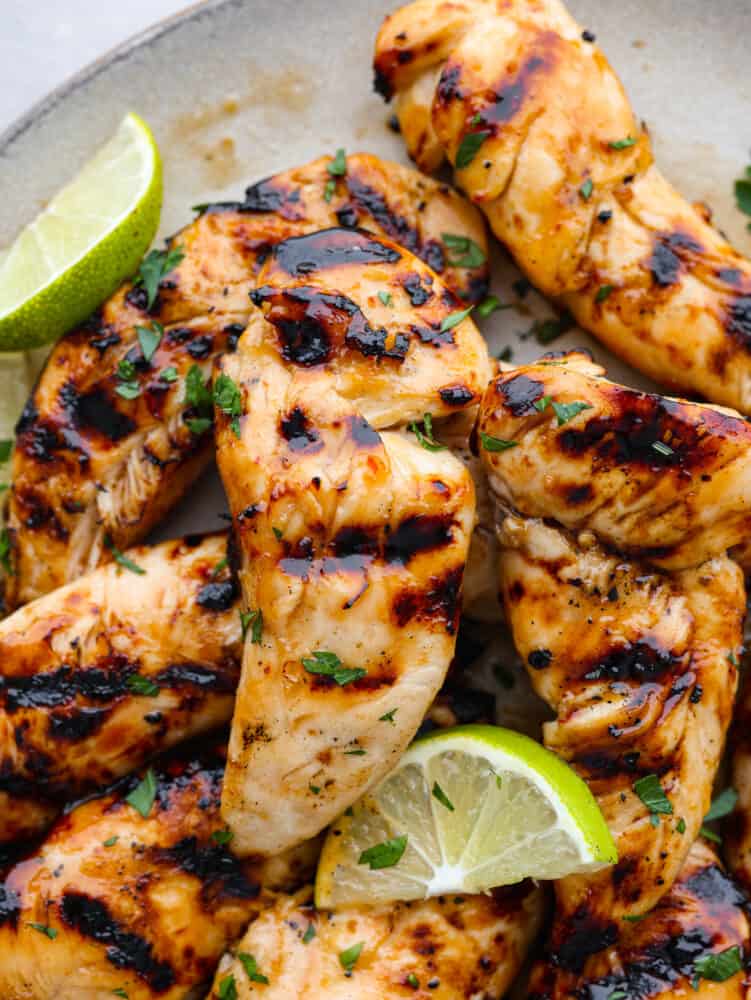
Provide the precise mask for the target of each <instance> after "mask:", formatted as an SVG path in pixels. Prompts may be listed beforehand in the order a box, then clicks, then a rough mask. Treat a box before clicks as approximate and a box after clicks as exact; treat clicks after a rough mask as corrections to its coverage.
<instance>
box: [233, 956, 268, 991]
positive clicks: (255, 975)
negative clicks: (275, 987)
mask: <svg viewBox="0 0 751 1000" xmlns="http://www.w3.org/2000/svg"><path fill="white" fill-rule="evenodd" d="M237 957H238V960H239V961H240V964H241V965H242V967H243V969H245V975H246V976H247V977H248V979H249V980H250V981H251V983H263V984H264V986H268V985H269V980H268V978H267V977H266V976H263V975H261V973H260V972H259V971H258V963H257V962H256V960H255V958H254V957H253V956H252V955H249V954H248V953H247V952H246V951H241V952H239V953H238V956H237Z"/></svg>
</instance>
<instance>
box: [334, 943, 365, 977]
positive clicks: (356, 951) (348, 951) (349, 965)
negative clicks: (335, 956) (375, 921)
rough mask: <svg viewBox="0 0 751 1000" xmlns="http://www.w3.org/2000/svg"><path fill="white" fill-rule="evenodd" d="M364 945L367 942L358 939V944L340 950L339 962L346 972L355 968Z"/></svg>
mask: <svg viewBox="0 0 751 1000" xmlns="http://www.w3.org/2000/svg"><path fill="white" fill-rule="evenodd" d="M364 947H365V942H364V941H358V943H357V944H353V945H351V946H350V947H349V948H345V949H344V951H340V952H339V962H340V964H341V967H342V968H343V969H344V971H345V972H351V971H352V970H353V969H354V967H355V965H356V964H357V960H358V958H359V957H360V954H361V952H362V950H363V948H364Z"/></svg>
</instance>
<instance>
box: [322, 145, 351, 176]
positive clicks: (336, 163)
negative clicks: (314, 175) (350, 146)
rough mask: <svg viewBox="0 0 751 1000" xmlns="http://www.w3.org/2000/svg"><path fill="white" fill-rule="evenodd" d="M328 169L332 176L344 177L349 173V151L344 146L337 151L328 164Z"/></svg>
mask: <svg viewBox="0 0 751 1000" xmlns="http://www.w3.org/2000/svg"><path fill="white" fill-rule="evenodd" d="M326 169H327V170H328V172H329V173H330V174H331V176H332V177H344V175H345V174H346V173H347V152H346V150H345V149H344V147H343V146H340V147H339V149H337V151H336V156H335V157H334V159H333V160H332V161H331V163H329V164H327V166H326Z"/></svg>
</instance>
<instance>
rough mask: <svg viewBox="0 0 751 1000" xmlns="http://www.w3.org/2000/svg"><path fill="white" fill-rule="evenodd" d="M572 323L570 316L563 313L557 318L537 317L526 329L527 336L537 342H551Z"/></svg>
mask: <svg viewBox="0 0 751 1000" xmlns="http://www.w3.org/2000/svg"><path fill="white" fill-rule="evenodd" d="M573 325H574V321H573V318H572V316H571V315H570V314H569V313H563V315H561V316H559V317H558V318H557V319H538V320H536V321H535V322H534V323H533V324H532V326H531V327H530V328H529V330H528V331H527V334H526V336H527V337H534V338H535V340H536V341H537V343H538V344H552V342H553V341H554V340H557V339H558V337H560V336H561V335H562V334H564V333H566V331H567V330H570V329H571V327H572V326H573Z"/></svg>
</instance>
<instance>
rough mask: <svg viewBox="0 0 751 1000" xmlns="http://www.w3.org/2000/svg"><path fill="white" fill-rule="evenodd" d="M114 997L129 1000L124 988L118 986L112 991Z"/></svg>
mask: <svg viewBox="0 0 751 1000" xmlns="http://www.w3.org/2000/svg"><path fill="white" fill-rule="evenodd" d="M112 996H113V997H123V1000H128V994H127V993H126V991H125V990H124V989H123V988H122V986H118V987H117V988H116V989H114V990H113V991H112Z"/></svg>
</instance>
